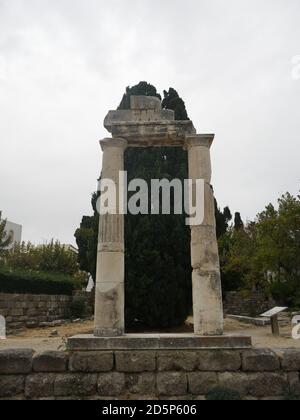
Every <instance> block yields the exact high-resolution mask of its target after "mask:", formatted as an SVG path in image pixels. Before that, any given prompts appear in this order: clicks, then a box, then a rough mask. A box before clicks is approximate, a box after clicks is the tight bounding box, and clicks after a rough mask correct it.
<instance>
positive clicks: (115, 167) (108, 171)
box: [94, 138, 127, 337]
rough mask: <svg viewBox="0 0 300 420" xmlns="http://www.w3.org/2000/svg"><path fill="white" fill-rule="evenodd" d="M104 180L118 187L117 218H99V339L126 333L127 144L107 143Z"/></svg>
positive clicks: (103, 172) (123, 142)
mask: <svg viewBox="0 0 300 420" xmlns="http://www.w3.org/2000/svg"><path fill="white" fill-rule="evenodd" d="M100 144H101V147H102V150H103V163H102V174H101V178H102V179H110V180H113V181H114V183H115V185H116V187H117V208H116V214H107V215H100V222H99V240H98V256H97V278H96V296H95V329H94V335H95V336H96V337H114V336H121V335H123V334H124V331H125V319H124V318H125V314H124V272H125V263H124V215H123V214H120V212H121V211H120V210H121V206H122V204H121V203H120V202H119V197H118V191H119V172H120V171H123V170H124V151H125V149H126V147H127V142H126V140H123V139H115V138H113V139H104V140H102V141H100Z"/></svg>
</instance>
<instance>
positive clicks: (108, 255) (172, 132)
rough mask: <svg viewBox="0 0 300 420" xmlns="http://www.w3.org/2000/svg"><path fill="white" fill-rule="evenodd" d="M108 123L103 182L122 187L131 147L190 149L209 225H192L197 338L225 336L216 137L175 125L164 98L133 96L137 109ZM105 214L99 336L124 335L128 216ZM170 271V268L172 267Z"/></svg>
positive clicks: (97, 319) (191, 173)
mask: <svg viewBox="0 0 300 420" xmlns="http://www.w3.org/2000/svg"><path fill="white" fill-rule="evenodd" d="M104 125H105V127H106V129H107V130H108V131H109V132H110V133H111V134H112V138H108V139H104V140H102V141H101V142H100V143H101V147H102V150H103V166H102V178H105V179H111V180H113V181H114V182H115V184H116V185H118V183H119V172H120V171H123V170H124V152H125V150H126V148H128V147H166V146H169V147H182V148H185V149H187V150H188V156H189V158H188V159H189V178H190V179H191V180H193V183H196V180H197V179H203V180H204V181H205V193H204V197H205V200H204V201H205V210H204V222H203V224H201V225H198V226H192V227H191V230H192V239H191V257H192V268H193V276H192V284H193V308H194V325H195V334H196V335H202V336H218V335H222V334H223V307H222V292H221V278H220V266H219V255H218V246H217V238H216V222H215V211H214V198H213V191H212V187H211V184H210V183H211V172H212V171H211V159H210V147H211V145H212V142H213V140H214V135H213V134H196V130H195V128H194V126H193V123H192V122H191V121H175V115H174V112H173V111H170V110H162V109H161V102H160V100H159V99H158V98H155V97H147V96H132V97H131V109H130V110H123V111H110V112H109V113H108V115H107V117H106V118H105V121H104ZM121 204H122V203H120V202H118V203H117V212H116V213H117V214H116V215H102V216H100V227H99V245H98V259H97V284H96V309H95V330H94V335H95V336H96V337H116V336H122V335H123V334H124V331H125V322H124V215H123V214H120V213H121V211H120V208H121ZM166 269H167V267H166Z"/></svg>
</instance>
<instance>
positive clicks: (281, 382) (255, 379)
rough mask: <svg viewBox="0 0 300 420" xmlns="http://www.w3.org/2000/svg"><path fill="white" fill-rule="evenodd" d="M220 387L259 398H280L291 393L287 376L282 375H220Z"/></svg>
mask: <svg viewBox="0 0 300 420" xmlns="http://www.w3.org/2000/svg"><path fill="white" fill-rule="evenodd" d="M219 386H221V387H223V388H229V389H233V390H235V391H238V392H239V393H240V394H241V395H242V396H246V395H250V396H252V397H257V398H263V397H265V396H266V395H269V396H272V397H280V396H284V395H286V394H288V392H289V383H288V378H287V375H286V374H282V373H268V372H264V373H240V372H233V373H230V372H226V373H220V374H219Z"/></svg>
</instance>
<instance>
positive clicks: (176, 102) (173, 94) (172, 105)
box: [162, 88, 189, 121]
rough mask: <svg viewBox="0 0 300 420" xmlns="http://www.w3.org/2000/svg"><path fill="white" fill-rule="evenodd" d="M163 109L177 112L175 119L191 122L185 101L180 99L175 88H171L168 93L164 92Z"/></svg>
mask: <svg viewBox="0 0 300 420" xmlns="http://www.w3.org/2000/svg"><path fill="white" fill-rule="evenodd" d="M162 107H163V109H171V110H172V111H175V119H176V120H181V121H186V120H189V117H188V114H187V111H186V107H185V103H184V101H183V99H181V98H180V96H179V95H178V93H177V91H176V90H175V89H173V88H170V89H169V91H168V92H167V91H166V90H164V99H163V101H162Z"/></svg>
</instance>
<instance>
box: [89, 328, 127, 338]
mask: <svg viewBox="0 0 300 420" xmlns="http://www.w3.org/2000/svg"><path fill="white" fill-rule="evenodd" d="M123 335H124V331H123V330H122V329H114V328H95V329H94V336H95V337H108V338H109V337H122V336H123Z"/></svg>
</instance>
